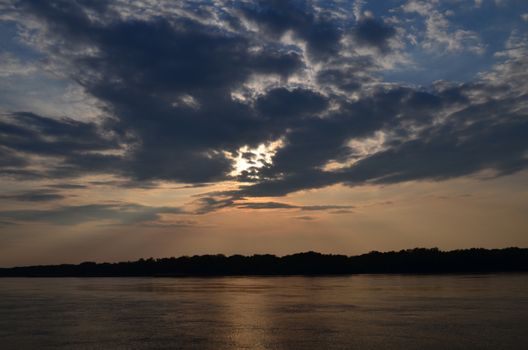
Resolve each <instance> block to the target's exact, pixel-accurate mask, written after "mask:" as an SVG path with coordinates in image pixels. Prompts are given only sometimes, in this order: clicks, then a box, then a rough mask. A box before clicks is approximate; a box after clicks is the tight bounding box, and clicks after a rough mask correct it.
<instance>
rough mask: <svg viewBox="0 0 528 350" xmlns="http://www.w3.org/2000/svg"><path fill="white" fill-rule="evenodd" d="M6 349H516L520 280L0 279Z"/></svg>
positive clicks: (525, 281) (523, 292)
mask: <svg viewBox="0 0 528 350" xmlns="http://www.w3.org/2000/svg"><path fill="white" fill-rule="evenodd" d="M0 344H1V345H0V346H1V348H2V349H220V350H221V349H325V348H326V349H382V348H383V349H524V348H525V346H526V344H528V275H526V274H504V275H445V276H401V275H360V276H346V277H225V278H4V279H0Z"/></svg>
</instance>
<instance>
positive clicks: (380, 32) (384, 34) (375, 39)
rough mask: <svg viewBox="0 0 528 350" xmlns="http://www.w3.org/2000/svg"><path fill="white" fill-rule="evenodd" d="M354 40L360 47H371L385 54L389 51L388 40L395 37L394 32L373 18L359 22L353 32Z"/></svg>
mask: <svg viewBox="0 0 528 350" xmlns="http://www.w3.org/2000/svg"><path fill="white" fill-rule="evenodd" d="M353 35H354V38H355V39H356V41H357V42H358V43H359V44H360V45H366V46H371V47H375V48H377V49H379V50H380V51H382V52H385V51H387V50H388V49H389V46H388V42H389V40H390V39H391V38H392V37H394V36H395V35H396V30H395V29H394V28H393V27H391V26H388V25H386V24H385V23H383V22H382V21H379V20H376V19H374V18H368V17H367V18H364V19H362V20H360V21H359V23H358V24H357V27H356V28H355V29H354V31H353Z"/></svg>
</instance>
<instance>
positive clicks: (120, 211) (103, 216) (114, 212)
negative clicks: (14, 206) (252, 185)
mask: <svg viewBox="0 0 528 350" xmlns="http://www.w3.org/2000/svg"><path fill="white" fill-rule="evenodd" d="M181 213H183V211H182V210H181V209H180V208H175V207H149V206H143V205H139V204H129V203H118V204H88V205H72V206H61V207H56V208H52V209H42V210H4V211H0V218H1V220H3V221H7V222H15V223H22V222H44V223H48V224H53V225H77V224H82V223H86V222H94V221H95V222H99V221H106V220H109V221H111V222H116V223H119V224H137V223H143V222H153V221H157V220H159V219H160V215H161V214H181Z"/></svg>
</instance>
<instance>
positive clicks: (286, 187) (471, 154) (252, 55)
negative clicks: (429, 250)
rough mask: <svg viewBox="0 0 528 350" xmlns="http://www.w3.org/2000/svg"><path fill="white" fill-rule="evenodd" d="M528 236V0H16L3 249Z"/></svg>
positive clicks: (3, 40)
mask: <svg viewBox="0 0 528 350" xmlns="http://www.w3.org/2000/svg"><path fill="white" fill-rule="evenodd" d="M417 246H419V247H439V248H441V249H456V248H468V247H486V248H500V247H508V246H521V247H527V246H528V1H526V0H517V1H515V0H480V1H479V0H474V1H470V0H443V1H434V0H431V1H418V0H409V1H407V0H398V1H396V0H394V1H361V0H356V1H352V0H350V1H349V0H333V1H325V0H314V1H286V0H277V1H272V0H263V1H250V0H247V1H228V0H226V1H220V0H217V1H214V0H211V1H206V0H201V1H162V0H160V1H156V0H144V1H124V0H116V1H106V0H85V1H74V0H64V1H51V0H50V1H37V0H33V1H29V0H20V1H5V0H3V1H1V2H0V266H12V265H27V264H47V263H63V262H69V263H78V262H81V261H85V260H91V261H118V260H128V259H137V258H140V257H150V256H153V257H165V256H178V255H193V254H206V253H224V254H235V253H240V254H254V253H272V254H278V255H283V254H288V253H294V252H299V251H307V250H315V251H320V252H324V253H341V254H349V255H350V254H359V253H365V252H368V251H371V250H380V251H386V250H399V249H404V248H413V247H417Z"/></svg>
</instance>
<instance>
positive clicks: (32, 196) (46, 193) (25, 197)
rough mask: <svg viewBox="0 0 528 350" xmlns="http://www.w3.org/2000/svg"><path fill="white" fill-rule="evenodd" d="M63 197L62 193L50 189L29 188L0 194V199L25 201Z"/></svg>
mask: <svg viewBox="0 0 528 350" xmlns="http://www.w3.org/2000/svg"><path fill="white" fill-rule="evenodd" d="M63 198H65V196H64V195H62V194H60V193H58V192H56V191H51V190H46V189H44V190H31V191H25V192H16V193H11V194H3V195H0V199H8V200H16V201H27V202H49V201H55V200H59V199H63Z"/></svg>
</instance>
